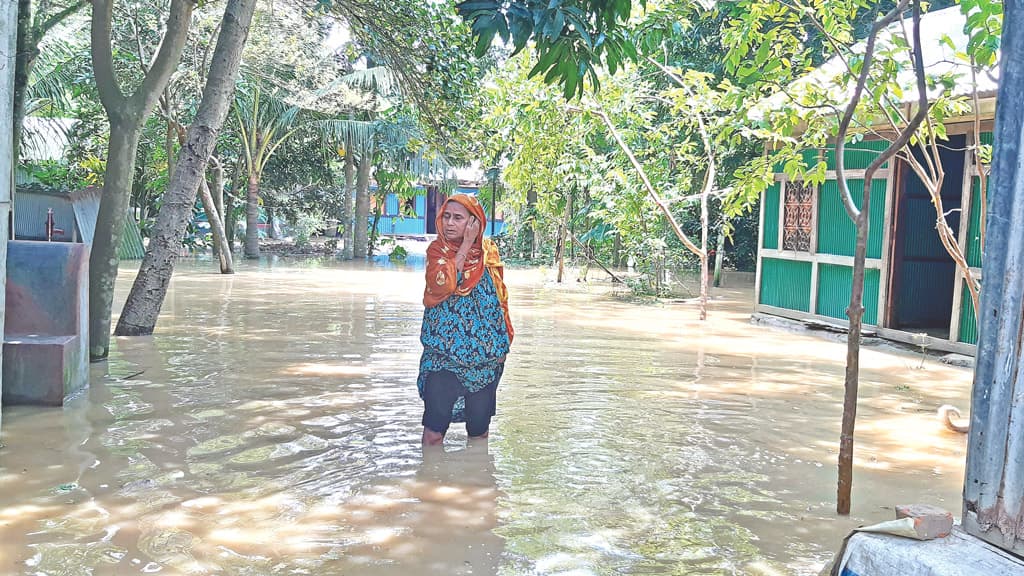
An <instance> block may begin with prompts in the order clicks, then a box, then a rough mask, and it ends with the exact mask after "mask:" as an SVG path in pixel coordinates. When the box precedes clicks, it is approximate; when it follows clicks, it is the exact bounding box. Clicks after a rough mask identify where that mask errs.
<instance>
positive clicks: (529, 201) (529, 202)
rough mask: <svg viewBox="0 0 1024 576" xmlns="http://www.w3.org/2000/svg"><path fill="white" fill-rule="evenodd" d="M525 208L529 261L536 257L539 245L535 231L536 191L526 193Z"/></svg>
mask: <svg viewBox="0 0 1024 576" xmlns="http://www.w3.org/2000/svg"><path fill="white" fill-rule="evenodd" d="M526 207H527V209H528V210H529V211H530V260H533V259H534V258H536V257H537V247H538V245H539V244H540V233H539V232H538V231H537V190H536V189H534V188H533V187H531V188H530V189H529V190H527V191H526Z"/></svg>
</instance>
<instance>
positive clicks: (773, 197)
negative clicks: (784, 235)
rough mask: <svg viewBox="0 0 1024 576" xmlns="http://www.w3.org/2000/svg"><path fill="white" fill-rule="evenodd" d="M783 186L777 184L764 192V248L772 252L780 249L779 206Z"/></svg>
mask: <svg viewBox="0 0 1024 576" xmlns="http://www.w3.org/2000/svg"><path fill="white" fill-rule="evenodd" d="M780 187H781V184H780V183H779V182H776V183H774V184H772V185H771V186H769V187H768V189H767V190H765V192H764V222H763V223H762V225H763V226H764V234H763V236H764V241H763V243H762V246H763V247H764V248H768V249H770V250H777V249H778V248H779V206H780V203H781V199H780V193H779V189H780Z"/></svg>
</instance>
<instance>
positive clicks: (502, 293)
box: [423, 194, 514, 343]
mask: <svg viewBox="0 0 1024 576" xmlns="http://www.w3.org/2000/svg"><path fill="white" fill-rule="evenodd" d="M449 202H457V203H458V204H461V205H462V207H464V208H465V209H466V210H467V211H468V212H469V213H470V215H472V216H473V217H475V218H476V219H477V221H478V222H480V233H479V234H477V237H476V239H475V240H473V247H472V248H470V249H469V254H468V255H467V256H466V261H465V263H463V266H462V283H461V284H459V282H458V278H457V272H456V270H455V253H456V252H458V251H459V246H458V245H456V244H454V243H452V242H449V241H448V240H447V239H446V238H445V237H444V232H442V230H443V226H444V222H443V218H444V209H445V206H447V205H448V203H449ZM435 224H436V229H437V231H438V234H437V238H436V239H435V240H434V241H433V242H431V243H430V246H429V247H427V286H426V289H425V290H424V291H423V305H424V306H426V307H427V308H433V307H434V306H437V305H438V304H440V303H441V302H444V301H445V300H447V299H448V297H449V296H451V295H452V294H455V295H457V296H465V295H467V294H469V293H470V292H472V291H473V288H476V285H477V283H479V282H480V279H481V278H483V276H484V272H487V273H489V274H490V275H491V280H493V282H494V290H495V291H496V292H497V294H498V302H500V303H501V309H502V312H503V313H504V315H505V327H506V328H507V329H508V340H509V343H511V342H512V337H513V335H514V331H513V330H512V320H511V319H510V318H509V315H508V288H506V287H505V279H504V276H505V265H504V264H503V263H502V262H501V255H500V254H498V246H497V245H495V244H494V242H493V241H492V240H491V239H489V238H488V239H484V228H486V225H487V216H486V215H485V214H484V208H483V206H481V205H480V202H478V201H477V199H476V198H475V197H473V196H469V195H466V194H456V195H454V196H452V197H450V198H448V199H447V200H445V201H444V204H443V205H442V206H441V209H440V210H438V211H437V220H436V221H435ZM460 244H461V240H460Z"/></svg>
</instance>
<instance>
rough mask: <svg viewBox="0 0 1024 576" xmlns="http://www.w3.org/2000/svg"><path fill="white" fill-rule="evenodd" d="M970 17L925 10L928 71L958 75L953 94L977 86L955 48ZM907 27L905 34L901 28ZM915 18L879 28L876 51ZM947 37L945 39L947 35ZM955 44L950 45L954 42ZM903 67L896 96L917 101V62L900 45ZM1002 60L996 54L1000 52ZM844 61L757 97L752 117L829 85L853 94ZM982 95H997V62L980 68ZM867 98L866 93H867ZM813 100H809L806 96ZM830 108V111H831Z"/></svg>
mask: <svg viewBox="0 0 1024 576" xmlns="http://www.w3.org/2000/svg"><path fill="white" fill-rule="evenodd" d="M966 22H967V17H966V16H964V15H963V14H962V13H961V12H960V7H959V6H952V7H950V8H945V9H943V10H936V11H935V12H929V13H927V14H923V15H922V16H921V45H922V47H923V53H922V56H923V59H924V68H925V73H926V74H927V75H929V76H933V77H939V76H942V75H945V74H947V73H950V74H953V75H955V76H956V77H957V78H958V79H959V81H958V82H957V84H956V85H955V86H954V87H953V90H952V92H951V95H952V96H965V95H969V94H971V93H972V92H973V90H974V87H973V86H972V82H971V67H970V65H969V63H968V62H965V61H963V60H962V59H961V58H959V57H958V56H957V53H964V52H966V50H967V41H968V38H967V35H966V34H964V25H965V24H966ZM904 26H905V27H906V36H904V34H903V30H904ZM913 29H914V22H913V19H912V18H906V19H904V21H903V24H902V25H900V24H899V23H896V24H893V25H891V26H889V27H887V28H886V29H885V30H883V31H881V32H880V33H879V34H878V39H877V41H876V49H875V53H876V54H878V53H879V52H880V51H883V50H886V49H892V47H893V46H894V40H893V39H894V38H899V39H903V38H906V39H909V40H912V39H913V33H914V32H913ZM947 38H948V40H949V42H948V43H947V41H946V39H947ZM950 44H952V47H950ZM865 48H866V43H865V42H864V41H861V42H858V43H857V44H855V45H854V46H853V48H852V52H854V53H856V54H863V53H864V50H865ZM900 54H902V55H903V58H902V59H901V64H902V65H901V68H902V71H901V72H900V73H899V74H898V76H897V81H898V83H899V85H900V86H901V87H902V90H903V94H902V97H896V96H895V95H893V97H894V99H895V100H897V101H899V102H901V103H907V102H916V101H917V87H916V86H917V80H916V75H915V74H914V70H913V67H912V66H911V65H910V57H909V54H908V52H907V51H906V50H902V51H900ZM997 62H998V56H997ZM845 73H846V66H845V64H843V61H842V60H841V59H840V58H839V57H838V56H836V57H833V58H832V59H830V60H828V61H827V62H825V63H824V64H822V65H821V66H820V67H819V68H817V69H815V70H814V71H813V72H811V73H810V74H808V75H807V76H804V77H803V78H801V79H799V80H797V81H795V82H793V83H792V84H790V86H789V87H788V88H787V90H786V92H787V93H788V96H787V94H786V93H782V92H778V93H776V94H774V95H772V96H770V97H768V98H765V99H764V100H762V101H761V102H760V103H758V104H757V105H756V106H755V107H754V108H753V109H752V110H751V113H750V116H751V118H753V119H761V118H763V116H764V114H765V113H767V112H768V111H770V110H781V109H783V108H787V107H791V106H797V104H795V103H793V101H792V100H791V99H790V97H792V98H793V99H795V100H796V102H798V103H799V102H800V99H801V97H806V96H807V95H808V93H810V92H811V91H813V92H814V93H815V94H819V95H820V94H821V92H822V90H823V89H824V90H826V91H827V93H828V95H829V96H830V98H831V99H832V101H833V102H847V101H849V99H850V97H852V95H853V91H854V87H855V85H856V82H855V79H849V81H847V79H845V78H844V76H845ZM977 82H978V95H979V96H981V97H991V96H995V94H996V92H997V90H998V87H999V68H998V65H997V66H994V67H992V68H985V69H983V70H981V71H979V73H978V74H977ZM943 90H944V87H943V86H942V85H941V84H937V85H936V86H934V87H932V88H931V89H930V91H929V95H928V97H929V99H932V100H934V99H935V98H936V97H938V96H939V95H940V94H942V91H943ZM865 99H866V97H865ZM808 103H810V102H808ZM828 113H829V114H831V112H828Z"/></svg>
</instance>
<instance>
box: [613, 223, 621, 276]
mask: <svg viewBox="0 0 1024 576" xmlns="http://www.w3.org/2000/svg"><path fill="white" fill-rule="evenodd" d="M612 268H622V234H621V233H620V232H618V231H616V232H615V238H614V239H612Z"/></svg>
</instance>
